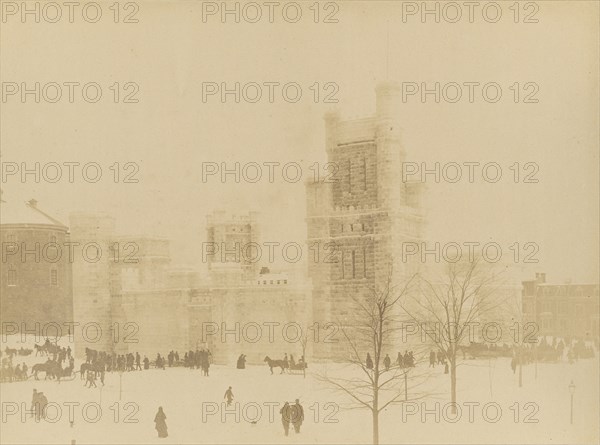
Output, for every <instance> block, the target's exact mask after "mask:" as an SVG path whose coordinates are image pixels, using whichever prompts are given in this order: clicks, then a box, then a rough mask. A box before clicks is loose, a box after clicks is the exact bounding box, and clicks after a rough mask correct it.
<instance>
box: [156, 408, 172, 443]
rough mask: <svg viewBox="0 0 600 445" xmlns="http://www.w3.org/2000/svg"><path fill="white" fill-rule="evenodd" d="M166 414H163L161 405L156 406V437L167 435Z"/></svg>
mask: <svg viewBox="0 0 600 445" xmlns="http://www.w3.org/2000/svg"><path fill="white" fill-rule="evenodd" d="M166 420H167V416H166V415H165V413H164V411H163V409H162V406H159V407H158V412H157V413H156V416H154V423H155V424H156V425H155V426H154V428H156V431H158V437H167V436H168V435H169V434H168V433H167V422H166Z"/></svg>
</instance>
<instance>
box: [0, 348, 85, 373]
mask: <svg viewBox="0 0 600 445" xmlns="http://www.w3.org/2000/svg"><path fill="white" fill-rule="evenodd" d="M35 350H36V354H35V356H36V357H37V356H38V355H44V354H45V355H46V356H47V357H48V359H47V360H46V362H44V363H37V364H35V365H33V366H32V367H31V375H33V376H34V378H35V379H36V380H38V373H39V372H40V371H42V372H44V373H45V374H46V376H45V378H46V379H56V380H58V381H60V379H61V378H63V377H70V376H72V375H73V369H74V367H75V359H74V358H73V356H72V354H71V347H70V346H69V347H67V348H61V347H60V346H57V345H55V344H52V343H51V342H50V340H49V339H46V342H45V343H44V344H43V345H37V344H36V345H35ZM32 352H33V349H25V348H23V347H21V348H20V349H16V348H15V349H11V348H8V347H6V348H5V350H4V353H5V355H6V357H3V358H2V368H0V381H2V382H18V381H23V380H27V379H28V378H29V377H30V376H29V375H28V371H29V368H28V367H27V364H26V363H25V362H23V363H22V364H17V365H16V366H15V365H14V364H13V357H16V356H21V357H23V356H25V357H26V356H29V355H31V353H32ZM66 362H68V364H66ZM63 363H65V367H63Z"/></svg>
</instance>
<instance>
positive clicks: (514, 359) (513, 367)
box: [510, 357, 517, 374]
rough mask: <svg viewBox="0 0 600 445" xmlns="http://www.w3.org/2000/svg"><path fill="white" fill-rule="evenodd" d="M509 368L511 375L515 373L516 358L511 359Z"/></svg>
mask: <svg viewBox="0 0 600 445" xmlns="http://www.w3.org/2000/svg"><path fill="white" fill-rule="evenodd" d="M510 367H511V368H512V371H513V374H514V373H515V372H516V371H517V357H513V358H512V360H511V361H510Z"/></svg>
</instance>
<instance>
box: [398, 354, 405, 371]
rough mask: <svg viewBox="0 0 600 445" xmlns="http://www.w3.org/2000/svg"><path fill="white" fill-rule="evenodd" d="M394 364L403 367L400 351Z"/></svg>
mask: <svg viewBox="0 0 600 445" xmlns="http://www.w3.org/2000/svg"><path fill="white" fill-rule="evenodd" d="M396 364H397V365H398V367H399V368H403V367H404V363H403V360H402V353H401V352H399V353H398V357H397V358H396Z"/></svg>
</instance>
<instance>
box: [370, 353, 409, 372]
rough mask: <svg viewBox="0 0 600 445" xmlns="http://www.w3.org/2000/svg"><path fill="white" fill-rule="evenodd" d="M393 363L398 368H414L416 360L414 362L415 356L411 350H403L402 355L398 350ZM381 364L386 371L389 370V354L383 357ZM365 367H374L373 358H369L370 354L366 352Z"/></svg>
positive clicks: (390, 361)
mask: <svg viewBox="0 0 600 445" xmlns="http://www.w3.org/2000/svg"><path fill="white" fill-rule="evenodd" d="M395 364H396V366H397V367H398V368H414V367H415V366H416V362H415V356H414V355H413V352H412V351H404V355H402V353H401V352H398V355H397V357H396V363H395ZM383 366H384V367H385V370H386V371H389V370H390V368H391V367H392V359H391V358H390V355H389V354H386V355H385V358H384V359H383ZM365 368H367V369H373V368H374V363H373V358H371V354H370V353H368V352H367V358H366V360H365Z"/></svg>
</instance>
